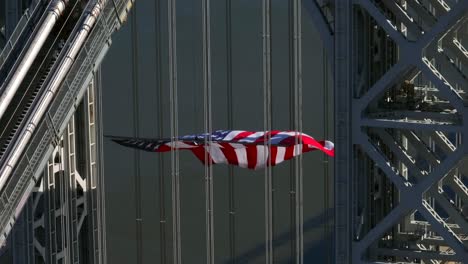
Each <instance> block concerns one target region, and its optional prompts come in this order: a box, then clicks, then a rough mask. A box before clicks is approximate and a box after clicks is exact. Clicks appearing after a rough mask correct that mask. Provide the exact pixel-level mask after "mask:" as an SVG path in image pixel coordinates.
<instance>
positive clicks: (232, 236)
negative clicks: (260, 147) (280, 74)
mask: <svg viewBox="0 0 468 264" xmlns="http://www.w3.org/2000/svg"><path fill="white" fill-rule="evenodd" d="M231 15H232V14H231V0H226V64H227V67H226V80H227V103H226V105H227V118H228V129H233V126H234V120H233V113H232V112H233V105H232V44H231V41H232V19H231ZM228 177H229V183H228V188H229V190H228V196H229V255H230V261H231V262H232V263H235V257H236V228H235V227H236V225H235V214H236V207H235V205H236V204H235V195H234V191H235V188H234V187H235V181H234V180H235V179H234V169H233V167H232V166H228Z"/></svg>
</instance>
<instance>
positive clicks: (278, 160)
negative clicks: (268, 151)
mask: <svg viewBox="0 0 468 264" xmlns="http://www.w3.org/2000/svg"><path fill="white" fill-rule="evenodd" d="M284 154H286V147H278V151H277V152H276V159H275V164H278V163H281V162H283V161H284Z"/></svg>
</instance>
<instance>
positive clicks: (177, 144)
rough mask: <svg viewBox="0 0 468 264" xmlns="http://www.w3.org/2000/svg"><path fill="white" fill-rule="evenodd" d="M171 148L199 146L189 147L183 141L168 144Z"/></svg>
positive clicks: (189, 146) (190, 146)
mask: <svg viewBox="0 0 468 264" xmlns="http://www.w3.org/2000/svg"><path fill="white" fill-rule="evenodd" d="M166 144H167V145H168V146H169V147H171V148H196V147H197V146H192V145H189V144H187V143H185V142H183V141H172V142H168V143H166Z"/></svg>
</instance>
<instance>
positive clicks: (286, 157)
mask: <svg viewBox="0 0 468 264" xmlns="http://www.w3.org/2000/svg"><path fill="white" fill-rule="evenodd" d="M293 157H294V145H291V146H288V147H286V152H285V154H284V160H290V159H292V158H293Z"/></svg>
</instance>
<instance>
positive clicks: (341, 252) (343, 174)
mask: <svg viewBox="0 0 468 264" xmlns="http://www.w3.org/2000/svg"><path fill="white" fill-rule="evenodd" d="M352 30H353V5H352V1H335V40H334V44H335V45H334V71H335V72H334V81H335V92H334V94H335V142H336V145H337V148H336V150H335V151H336V152H335V237H334V238H335V263H337V264H345V263H349V262H350V261H351V260H352V257H353V256H352V253H351V241H352V235H351V232H352V230H351V227H352V226H353V218H352V217H351V210H352V203H351V201H352V198H353V197H352V193H351V186H352V184H353V182H354V180H355V179H354V175H353V173H354V168H353V145H352V136H353V134H352V131H353V124H352V119H351V115H350V113H351V112H352V111H353V108H352V106H351V99H352V90H353V83H354V79H353V68H354V67H353V57H354V54H353V53H352V52H351V51H352V47H353V34H352Z"/></svg>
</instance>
